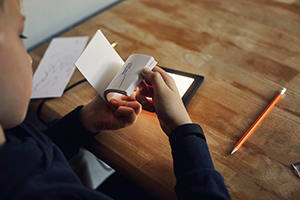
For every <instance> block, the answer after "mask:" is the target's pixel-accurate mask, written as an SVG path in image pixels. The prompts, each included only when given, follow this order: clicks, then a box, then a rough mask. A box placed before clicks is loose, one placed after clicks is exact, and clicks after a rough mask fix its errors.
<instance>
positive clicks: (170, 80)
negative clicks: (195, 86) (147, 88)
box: [153, 66, 177, 90]
mask: <svg viewBox="0 0 300 200" xmlns="http://www.w3.org/2000/svg"><path fill="white" fill-rule="evenodd" d="M153 71H154V72H159V73H160V75H161V77H162V78H163V80H164V81H165V82H166V84H167V85H168V86H169V88H171V89H172V90H177V87H176V83H175V80H174V79H173V78H172V76H170V75H169V74H168V73H167V72H166V71H165V70H163V69H162V68H160V67H158V66H155V67H154V68H153Z"/></svg>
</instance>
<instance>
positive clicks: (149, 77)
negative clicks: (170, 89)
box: [141, 68, 166, 90]
mask: <svg viewBox="0 0 300 200" xmlns="http://www.w3.org/2000/svg"><path fill="white" fill-rule="evenodd" d="M141 75H142V77H143V78H144V79H145V80H146V81H147V82H148V83H150V84H151V85H152V87H153V89H154V90H156V89H163V88H164V87H165V86H166V83H165V81H164V80H163V78H162V76H161V74H160V73H159V72H153V71H151V70H149V69H148V68H144V69H143V70H142V72H141Z"/></svg>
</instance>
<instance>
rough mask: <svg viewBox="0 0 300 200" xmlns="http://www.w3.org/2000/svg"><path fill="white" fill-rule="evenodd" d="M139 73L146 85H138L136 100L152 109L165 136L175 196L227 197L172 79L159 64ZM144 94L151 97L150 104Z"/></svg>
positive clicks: (203, 141) (201, 133) (201, 134)
mask: <svg viewBox="0 0 300 200" xmlns="http://www.w3.org/2000/svg"><path fill="white" fill-rule="evenodd" d="M141 75H142V76H143V78H144V79H145V81H146V82H147V84H145V83H144V84H141V85H140V86H139V91H138V95H137V99H138V100H139V101H140V102H141V103H142V104H143V107H144V108H145V109H147V110H150V111H155V112H156V114H157V117H158V120H159V122H160V125H161V128H162V130H163V131H164V132H165V133H166V135H167V136H169V141H170V145H171V149H172V156H173V161H174V172H175V176H176V180H177V183H176V186H175V191H176V194H177V197H178V199H184V200H186V199H188V200H189V199H230V195H229V193H228V191H227V189H226V186H225V184H224V181H223V178H222V176H221V175H220V174H219V173H218V172H217V171H216V170H215V168H214V165H213V162H212V160H211V157H210V153H209V150H208V146H207V143H206V140H205V137H204V134H203V131H202V129H201V127H200V126H199V125H197V124H193V123H192V121H191V119H190V117H189V115H188V113H187V111H186V109H185V107H184V105H183V103H182V100H181V97H180V95H179V92H178V89H177V87H176V84H175V81H174V80H173V79H172V77H171V76H169V75H168V74H167V73H166V72H165V71H164V70H162V69H160V68H159V67H155V68H154V69H153V71H150V70H147V69H145V70H144V71H143V72H142V74H141ZM148 84H151V85H152V87H149V86H148ZM146 97H152V100H153V104H152V103H150V102H148V101H147V99H146Z"/></svg>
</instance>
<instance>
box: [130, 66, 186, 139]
mask: <svg viewBox="0 0 300 200" xmlns="http://www.w3.org/2000/svg"><path fill="white" fill-rule="evenodd" d="M141 75H142V77H143V78H144V79H145V82H146V83H145V82H142V83H141V84H140V85H139V89H138V92H137V96H136V99H137V100H138V101H139V102H140V103H141V104H142V105H143V108H145V109H146V110H150V111H155V112H156V114H157V116H158V119H159V122H160V125H161V128H162V130H163V131H164V132H165V133H166V134H167V135H170V134H171V132H172V130H174V129H175V128H176V127H177V126H180V125H183V124H186V123H192V120H191V119H190V117H189V115H188V113H187V111H186V109H185V107H184V105H183V102H182V100H181V97H180V95H179V92H178V89H177V87H176V84H175V81H174V80H173V78H172V77H171V76H170V75H169V74H168V73H167V72H165V71H164V70H163V69H161V68H159V67H154V68H153V71H150V70H149V69H144V70H143V71H142V72H141ZM148 84H150V85H148ZM146 97H151V98H152V101H153V103H151V102H149V100H147V99H146Z"/></svg>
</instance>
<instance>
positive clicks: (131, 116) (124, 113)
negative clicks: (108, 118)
mask: <svg viewBox="0 0 300 200" xmlns="http://www.w3.org/2000/svg"><path fill="white" fill-rule="evenodd" d="M114 114H115V116H116V117H118V118H124V119H126V121H128V122H130V123H133V122H135V120H136V114H135V112H134V110H133V109H132V108H129V107H126V106H120V107H119V108H118V109H117V110H116V111H115V112H114Z"/></svg>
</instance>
